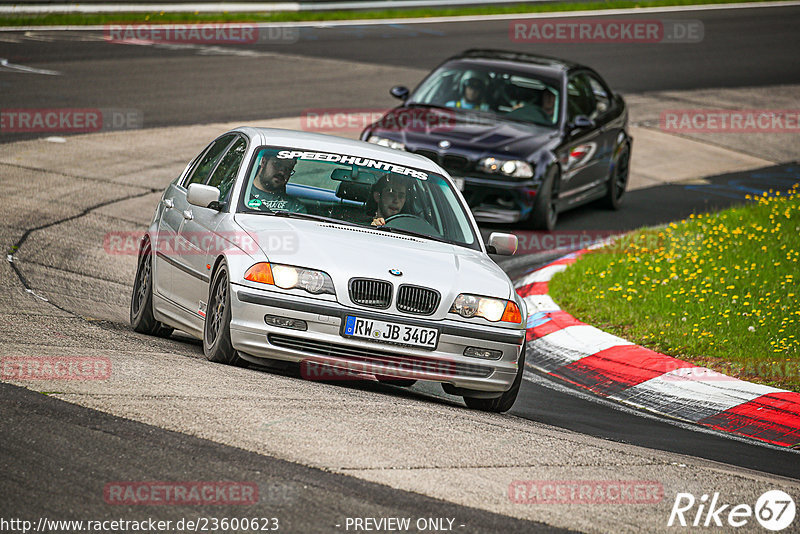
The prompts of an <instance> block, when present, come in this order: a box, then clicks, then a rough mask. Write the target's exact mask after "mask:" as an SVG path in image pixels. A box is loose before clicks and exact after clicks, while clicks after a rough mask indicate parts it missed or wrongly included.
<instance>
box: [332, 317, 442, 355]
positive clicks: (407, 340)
mask: <svg viewBox="0 0 800 534" xmlns="http://www.w3.org/2000/svg"><path fill="white" fill-rule="evenodd" d="M343 334H344V336H346V337H357V338H361V339H370V340H372V341H380V342H382V343H395V344H401V345H411V346H413V347H423V348H426V349H435V348H436V342H437V340H438V338H439V330H437V329H436V328H425V327H422V326H410V325H406V324H400V323H390V322H386V321H374V320H372V319H363V318H361V317H354V316H352V315H348V316H347V317H345V323H344V333H343Z"/></svg>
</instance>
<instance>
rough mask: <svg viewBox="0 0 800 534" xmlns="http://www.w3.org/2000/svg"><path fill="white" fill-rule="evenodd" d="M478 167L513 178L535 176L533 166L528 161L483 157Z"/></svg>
mask: <svg viewBox="0 0 800 534" xmlns="http://www.w3.org/2000/svg"><path fill="white" fill-rule="evenodd" d="M478 169H479V170H481V171H483V172H485V173H487V174H502V175H504V176H510V177H512V178H533V167H531V164H530V163H528V162H527V161H520V160H503V159H497V158H483V159H482V160H480V161H479V162H478Z"/></svg>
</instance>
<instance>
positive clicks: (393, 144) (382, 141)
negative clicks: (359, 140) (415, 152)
mask: <svg viewBox="0 0 800 534" xmlns="http://www.w3.org/2000/svg"><path fill="white" fill-rule="evenodd" d="M367 142H368V143H374V144H376V145H380V146H386V147H389V148H393V149H395V150H405V149H406V145H404V144H403V143H401V142H400V141H395V140H394V139H387V138H385V137H378V136H377V135H370V136H369V139H367Z"/></svg>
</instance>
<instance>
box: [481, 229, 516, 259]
mask: <svg viewBox="0 0 800 534" xmlns="http://www.w3.org/2000/svg"><path fill="white" fill-rule="evenodd" d="M486 245H487V247H486V248H487V249H488V250H489V254H499V255H500V256H511V255H513V254H514V253H515V252H516V251H517V247H518V246H519V240H518V239H517V236H515V235H514V234H501V233H500V232H492V233H491V234H490V235H489V242H488V243H487V244H486Z"/></svg>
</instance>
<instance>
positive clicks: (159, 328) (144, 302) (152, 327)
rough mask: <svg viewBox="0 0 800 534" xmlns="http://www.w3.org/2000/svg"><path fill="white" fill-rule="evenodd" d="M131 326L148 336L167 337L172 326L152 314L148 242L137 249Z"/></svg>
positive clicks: (151, 279) (150, 263)
mask: <svg viewBox="0 0 800 534" xmlns="http://www.w3.org/2000/svg"><path fill="white" fill-rule="evenodd" d="M130 320H131V326H132V327H133V330H134V331H135V332H139V333H140V334H147V335H150V336H160V337H169V335H170V334H172V328H171V327H169V326H164V325H163V324H162V323H161V322H159V321H157V320H156V318H155V317H154V316H153V254H152V248H151V247H150V242H149V241H147V242H145V243H144V244H143V245H142V247H141V249H140V250H139V264H138V266H137V267H136V278H134V280H133V291H132V292H131V312H130Z"/></svg>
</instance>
